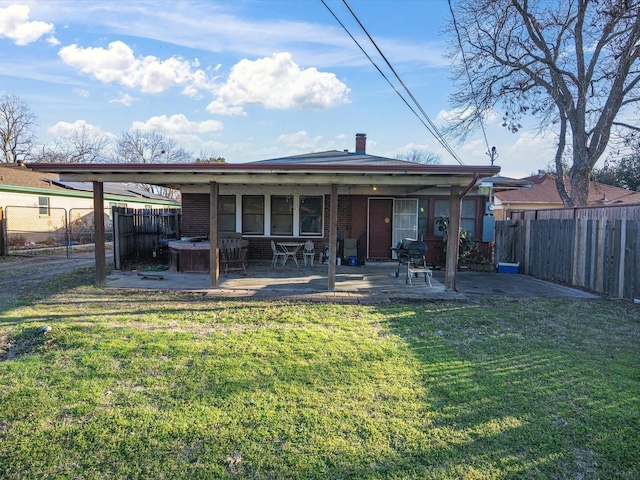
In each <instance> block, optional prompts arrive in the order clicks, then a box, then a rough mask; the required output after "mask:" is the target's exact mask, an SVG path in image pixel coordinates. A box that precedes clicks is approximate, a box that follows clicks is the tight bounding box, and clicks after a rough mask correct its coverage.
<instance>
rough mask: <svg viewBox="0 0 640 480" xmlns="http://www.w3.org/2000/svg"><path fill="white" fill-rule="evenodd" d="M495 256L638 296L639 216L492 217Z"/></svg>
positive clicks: (538, 272)
mask: <svg viewBox="0 0 640 480" xmlns="http://www.w3.org/2000/svg"><path fill="white" fill-rule="evenodd" d="M495 252H496V261H497V262H514V263H515V262H519V263H520V273H524V274H527V275H531V276H533V277H536V278H540V279H543V280H552V281H557V282H562V283H566V284H569V285H572V286H575V287H582V288H586V289H588V290H591V291H593V292H597V293H601V294H604V295H608V296H613V297H621V298H629V299H636V298H640V220H628V219H626V218H622V219H618V220H609V219H607V218H606V217H603V218H593V219H588V218H576V219H565V220H562V219H553V220H516V221H514V220H505V221H502V222H496V243H495Z"/></svg>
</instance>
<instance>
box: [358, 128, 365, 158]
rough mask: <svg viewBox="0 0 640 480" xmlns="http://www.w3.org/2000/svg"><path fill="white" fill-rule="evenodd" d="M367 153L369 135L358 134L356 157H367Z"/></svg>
mask: <svg viewBox="0 0 640 480" xmlns="http://www.w3.org/2000/svg"><path fill="white" fill-rule="evenodd" d="M366 153H367V134H366V133H356V155H366Z"/></svg>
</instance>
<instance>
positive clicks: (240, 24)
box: [0, 0, 554, 177]
mask: <svg viewBox="0 0 640 480" xmlns="http://www.w3.org/2000/svg"><path fill="white" fill-rule="evenodd" d="M326 3H327V4H328V5H329V6H330V7H331V8H332V9H333V11H334V12H335V13H336V15H337V16H338V17H339V18H340V19H341V21H342V22H343V23H345V24H346V25H347V26H348V28H349V30H350V31H351V32H352V34H353V35H354V36H355V37H356V38H357V39H358V40H359V41H360V42H361V44H362V45H363V47H364V48H365V49H366V50H367V52H368V53H369V54H370V55H371V56H372V57H373V58H374V60H375V61H376V63H377V64H378V65H379V67H380V68H381V69H382V70H383V71H384V72H385V74H387V76H388V77H389V78H393V75H392V73H391V72H390V71H389V70H388V68H386V67H385V66H384V63H383V61H382V60H381V59H380V57H379V56H378V55H377V54H376V52H375V50H374V48H373V46H372V45H371V44H370V43H369V42H368V41H367V40H366V38H365V36H364V34H363V32H362V31H361V30H360V29H359V27H358V26H357V24H356V23H355V21H354V20H353V18H352V17H351V15H350V13H349V12H348V10H347V9H346V8H345V6H344V4H343V3H342V1H339V0H326ZM349 5H350V6H351V8H352V9H353V10H354V11H355V13H356V14H357V15H358V18H359V19H360V21H361V22H362V23H363V24H364V26H365V27H366V28H367V30H368V31H369V33H370V34H371V36H372V37H373V38H374V40H375V41H376V42H377V43H378V45H379V47H380V48H381V50H382V51H383V52H384V54H385V55H386V57H387V58H388V59H389V61H390V62H391V64H392V65H393V66H394V68H395V69H396V71H397V72H398V73H399V75H400V76H401V77H402V79H403V81H404V82H405V84H406V85H407V86H408V87H409V88H410V89H411V91H412V93H413V95H414V96H415V97H416V98H417V99H418V101H419V102H420V103H421V105H422V107H423V108H424V110H425V111H426V113H427V114H428V115H429V117H430V118H431V120H432V121H433V122H434V123H436V124H437V125H442V122H443V120H442V118H444V117H445V116H446V112H447V111H448V109H449V108H450V107H449V102H448V96H449V94H450V93H451V89H452V87H451V79H450V78H449V69H448V61H447V60H446V59H445V58H444V57H443V54H444V53H445V52H446V50H447V48H448V41H449V39H448V38H446V37H444V36H443V34H442V29H443V25H444V22H445V21H446V20H447V18H448V16H449V15H450V13H449V8H448V5H447V2H446V0H349ZM0 51H1V52H2V53H1V54H0V58H1V59H2V61H1V62H0V90H2V91H10V92H13V93H15V94H16V95H18V96H19V97H20V98H21V99H22V100H23V101H24V102H25V103H27V105H28V106H29V107H30V109H31V110H32V112H33V113H34V114H35V115H36V116H37V117H38V125H39V139H40V140H41V142H42V143H47V142H52V141H53V140H54V139H55V138H56V137H64V136H65V135H68V133H69V132H70V131H71V130H72V129H73V128H74V127H78V126H85V128H87V129H89V130H90V131H93V130H95V131H99V132H102V133H106V134H109V135H113V136H117V135H119V134H120V133H121V132H123V131H126V130H129V129H132V128H135V129H140V130H143V131H158V132H162V133H164V134H165V135H167V136H170V137H171V138H174V139H175V140H176V141H177V142H179V143H180V145H181V146H182V147H184V148H185V149H186V150H188V151H190V152H192V153H193V154H194V155H195V156H199V155H200V154H201V153H205V154H208V155H210V156H214V155H215V156H222V157H225V158H226V159H227V161H228V162H234V163H235V162H246V161H253V160H262V159H267V158H273V157H279V156H285V155H294V154H300V153H309V152H315V151H324V150H332V149H336V150H344V149H348V150H350V151H353V150H354V147H355V134H356V133H366V134H367V152H368V153H371V154H374V155H382V156H388V157H395V156H396V155H397V154H399V153H402V152H405V151H407V150H409V149H413V148H417V149H426V150H430V151H433V152H436V153H439V154H441V157H442V163H443V164H455V163H456V161H455V160H454V159H453V158H452V157H451V156H450V155H449V154H448V153H446V152H445V151H444V149H443V148H442V147H441V145H440V144H439V143H438V142H437V140H436V139H435V138H434V137H433V136H432V135H431V134H430V133H429V132H428V131H427V129H426V128H425V127H424V126H423V125H422V124H421V123H420V122H419V120H418V119H417V118H416V117H415V116H414V114H413V113H412V112H411V111H410V110H409V109H408V108H407V106H406V105H405V104H404V103H403V102H402V100H401V99H400V98H399V97H398V96H397V94H396V93H395V92H394V91H393V90H392V88H391V87H390V86H389V85H388V83H387V82H386V81H385V80H384V79H383V78H382V76H381V75H380V74H379V73H378V72H377V70H376V69H375V67H373V66H372V65H371V63H370V62H369V60H368V59H367V58H366V57H365V56H364V55H363V54H362V52H361V51H360V50H359V48H358V47H357V46H356V45H355V43H354V42H353V41H352V40H351V39H350V38H349V37H348V36H347V34H346V33H345V32H344V30H343V29H342V28H341V27H340V25H339V24H338V23H337V22H336V21H335V19H334V18H333V17H332V16H331V14H330V13H329V11H328V10H327V9H326V8H325V6H324V5H323V4H322V2H321V1H320V0H288V1H280V0H253V1H242V0H226V1H212V0H211V1H180V2H178V1H158V0H155V1H126V2H125V1H112V0H111V1H98V0H96V1H91V0H84V1H72V0H66V1H56V0H44V1H36V2H16V1H14V2H8V1H4V0H0ZM394 84H395V85H396V87H397V88H398V89H400V88H401V87H400V85H399V84H398V82H395V81H394ZM487 137H488V141H489V144H490V145H491V146H496V148H497V151H498V154H499V157H498V159H497V161H496V164H497V165H500V166H501V167H502V174H503V175H507V176H513V177H522V176H526V175H528V174H530V173H531V172H537V170H538V169H545V168H546V167H547V164H548V163H549V162H550V161H551V160H552V158H553V144H554V139H553V136H552V135H546V136H543V137H541V136H539V135H537V134H536V132H535V131H534V130H533V129H531V130H523V131H521V132H519V133H518V134H512V133H509V132H507V131H506V130H505V129H503V128H502V127H501V126H500V121H499V118H495V119H493V120H491V121H489V122H488V124H487ZM450 143H451V144H452V146H453V147H454V149H455V151H456V153H457V155H458V156H459V157H460V158H461V159H462V161H463V162H464V164H466V165H484V164H489V157H488V155H487V154H486V151H487V147H486V144H485V142H484V139H483V136H482V133H481V132H477V134H476V135H474V136H472V137H471V138H469V139H467V141H466V142H465V143H464V144H463V145H458V144H457V143H456V142H455V141H453V140H451V141H450Z"/></svg>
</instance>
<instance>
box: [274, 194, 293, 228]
mask: <svg viewBox="0 0 640 480" xmlns="http://www.w3.org/2000/svg"><path fill="white" fill-rule="evenodd" d="M271 235H293V197H292V196H291V195H272V196H271Z"/></svg>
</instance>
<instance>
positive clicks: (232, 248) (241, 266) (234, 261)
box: [220, 239, 249, 275]
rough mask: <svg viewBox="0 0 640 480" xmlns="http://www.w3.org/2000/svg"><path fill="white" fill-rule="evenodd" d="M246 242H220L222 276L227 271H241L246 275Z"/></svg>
mask: <svg viewBox="0 0 640 480" xmlns="http://www.w3.org/2000/svg"><path fill="white" fill-rule="evenodd" d="M248 247H249V241H248V240H235V239H234V240H227V241H224V242H222V245H221V248H220V256H221V257H222V267H223V271H224V274H225V275H227V274H228V273H229V270H242V271H243V272H244V274H245V275H246V274H247V250H248Z"/></svg>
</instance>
